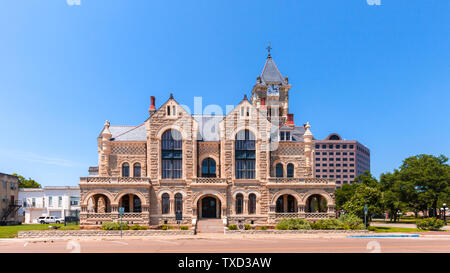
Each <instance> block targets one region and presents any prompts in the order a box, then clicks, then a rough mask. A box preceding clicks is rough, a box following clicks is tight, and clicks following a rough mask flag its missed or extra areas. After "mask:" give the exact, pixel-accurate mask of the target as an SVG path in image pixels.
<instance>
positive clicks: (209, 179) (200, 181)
mask: <svg viewBox="0 0 450 273" xmlns="http://www.w3.org/2000/svg"><path fill="white" fill-rule="evenodd" d="M192 182H193V183H198V184H226V183H227V179H226V178H218V177H198V178H194V179H192Z"/></svg>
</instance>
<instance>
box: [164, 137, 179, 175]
mask: <svg viewBox="0 0 450 273" xmlns="http://www.w3.org/2000/svg"><path fill="white" fill-rule="evenodd" d="M161 148H162V178H169V179H170V178H175V179H177V178H181V176H182V154H183V150H182V140H181V134H180V132H178V131H177V130H173V129H172V130H167V131H166V132H165V133H164V134H163V135H162V142H161Z"/></svg>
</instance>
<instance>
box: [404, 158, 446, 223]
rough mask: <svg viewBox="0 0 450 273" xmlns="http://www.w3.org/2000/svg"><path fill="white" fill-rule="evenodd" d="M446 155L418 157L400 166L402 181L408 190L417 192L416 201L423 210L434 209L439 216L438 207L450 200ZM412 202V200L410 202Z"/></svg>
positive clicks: (407, 160)
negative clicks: (424, 208)
mask: <svg viewBox="0 0 450 273" xmlns="http://www.w3.org/2000/svg"><path fill="white" fill-rule="evenodd" d="M447 161H448V158H447V157H445V156H444V155H440V156H433V155H426V154H421V155H416V156H411V157H408V158H406V159H405V160H404V161H403V164H402V165H401V166H400V171H399V175H400V180H401V181H403V183H405V185H406V187H405V188H408V187H409V189H408V190H410V191H413V190H411V187H412V188H413V189H414V190H415V193H414V194H413V195H415V197H414V198H415V199H416V200H415V201H416V202H418V204H419V205H420V207H421V208H423V206H426V207H427V208H430V209H432V211H433V215H434V216H436V217H437V216H438V213H437V212H438V207H440V206H441V205H442V203H444V202H448V200H449V194H450V191H449V184H450V166H449V165H448V164H447V163H446V162H447ZM410 201H412V200H410Z"/></svg>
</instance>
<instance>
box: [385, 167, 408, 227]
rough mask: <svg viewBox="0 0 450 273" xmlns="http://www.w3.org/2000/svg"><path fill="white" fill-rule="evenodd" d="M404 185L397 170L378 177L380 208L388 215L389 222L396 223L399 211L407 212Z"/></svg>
mask: <svg viewBox="0 0 450 273" xmlns="http://www.w3.org/2000/svg"><path fill="white" fill-rule="evenodd" d="M404 186H405V185H404V183H402V181H401V180H400V179H399V173H398V170H395V171H394V173H386V174H382V175H381V176H380V190H381V198H382V206H383V209H384V210H385V211H387V212H388V213H389V218H390V220H391V221H392V220H394V222H396V221H397V215H398V213H399V212H401V211H405V210H408V197H407V195H405V192H404V188H405V187H404Z"/></svg>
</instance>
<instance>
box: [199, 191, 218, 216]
mask: <svg viewBox="0 0 450 273" xmlns="http://www.w3.org/2000/svg"><path fill="white" fill-rule="evenodd" d="M216 209H217V202H216V199H215V198H213V197H209V196H208V197H205V198H203V199H202V217H203V218H217V213H216Z"/></svg>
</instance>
